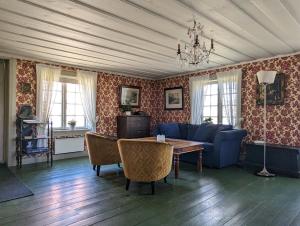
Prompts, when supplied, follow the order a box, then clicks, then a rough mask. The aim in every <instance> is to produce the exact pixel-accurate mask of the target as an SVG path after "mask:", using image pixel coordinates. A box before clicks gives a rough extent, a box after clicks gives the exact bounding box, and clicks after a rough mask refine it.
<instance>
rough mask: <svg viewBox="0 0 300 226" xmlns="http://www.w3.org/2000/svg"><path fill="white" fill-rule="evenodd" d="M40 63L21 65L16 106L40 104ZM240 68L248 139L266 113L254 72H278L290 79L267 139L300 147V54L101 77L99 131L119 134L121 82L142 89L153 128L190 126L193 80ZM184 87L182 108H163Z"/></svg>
mask: <svg viewBox="0 0 300 226" xmlns="http://www.w3.org/2000/svg"><path fill="white" fill-rule="evenodd" d="M36 63H37V62H32V61H25V60H18V61H17V87H16V89H17V108H18V106H20V104H31V105H32V106H33V107H35V103H36V74H35V64H36ZM62 68H63V69H64V70H75V69H76V68H73V67H62ZM238 68H241V69H242V71H243V79H242V117H243V118H244V121H243V123H242V127H243V128H245V129H246V130H247V131H248V132H249V135H248V137H247V140H248V141H252V140H259V139H261V138H262V135H263V130H262V128H263V109H262V106H257V105H256V73H257V72H258V71H259V70H277V71H280V72H283V73H284V74H285V75H286V92H285V100H284V105H275V106H268V124H267V137H268V142H270V143H275V144H286V145H292V146H300V120H299V118H300V89H299V87H300V74H299V71H300V55H293V56H287V57H279V58H275V59H269V60H264V61H258V62H252V63H245V64H242V65H238V66H229V67H225V68H222V69H216V70H208V71H201V72H197V73H192V74H189V75H183V76H177V77H173V78H167V79H163V80H158V81H152V80H146V79H139V78H133V77H126V76H119V75H113V74H108V73H98V91H97V115H98V116H99V122H98V124H97V131H98V132H100V133H104V134H108V135H113V134H115V133H116V116H117V115H118V114H120V111H119V99H118V92H119V90H118V87H119V85H121V84H124V85H134V86H140V87H141V108H140V109H137V110H142V111H145V112H147V113H148V114H150V115H151V126H152V128H154V127H155V125H156V124H157V123H158V122H189V120H190V97H189V78H190V77H191V76H202V75H205V74H215V73H216V72H218V71H229V70H232V69H238ZM22 82H28V83H31V85H32V87H31V92H30V93H28V94H22V93H21V83H22ZM178 86H183V88H184V109H183V110H179V111H166V110H164V88H171V87H178Z"/></svg>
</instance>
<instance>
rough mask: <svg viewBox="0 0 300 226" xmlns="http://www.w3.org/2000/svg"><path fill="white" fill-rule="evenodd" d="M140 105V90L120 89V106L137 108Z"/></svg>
mask: <svg viewBox="0 0 300 226" xmlns="http://www.w3.org/2000/svg"><path fill="white" fill-rule="evenodd" d="M140 103H141V89H140V87H137V86H121V87H120V106H127V105H130V106H131V107H133V108H139V107H140Z"/></svg>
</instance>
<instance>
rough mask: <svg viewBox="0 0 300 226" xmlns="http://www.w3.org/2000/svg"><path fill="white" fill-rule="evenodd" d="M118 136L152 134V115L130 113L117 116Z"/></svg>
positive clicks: (147, 135)
mask: <svg viewBox="0 0 300 226" xmlns="http://www.w3.org/2000/svg"><path fill="white" fill-rule="evenodd" d="M117 136H118V138H141V137H149V136H150V116H141V115H130V116H118V117H117Z"/></svg>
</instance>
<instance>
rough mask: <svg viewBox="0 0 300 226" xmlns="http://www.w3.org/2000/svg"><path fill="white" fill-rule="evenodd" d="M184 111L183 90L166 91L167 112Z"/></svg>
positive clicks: (168, 89) (170, 89)
mask: <svg viewBox="0 0 300 226" xmlns="http://www.w3.org/2000/svg"><path fill="white" fill-rule="evenodd" d="M182 109H183V88H182V87H174V88H167V89H165V110H182Z"/></svg>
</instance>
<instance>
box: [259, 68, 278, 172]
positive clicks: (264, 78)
mask: <svg viewBox="0 0 300 226" xmlns="http://www.w3.org/2000/svg"><path fill="white" fill-rule="evenodd" d="M276 73H277V72H276V71H259V72H258V73H257V79H258V82H259V84H262V85H263V91H264V168H263V169H262V170H261V171H260V172H258V173H257V175H258V176H262V177H274V176H275V174H272V173H269V172H268V170H267V168H266V149H267V134H266V132H267V131H266V130H267V126H266V124H267V85H268V84H273V83H274V80H275V76H276Z"/></svg>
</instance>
